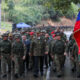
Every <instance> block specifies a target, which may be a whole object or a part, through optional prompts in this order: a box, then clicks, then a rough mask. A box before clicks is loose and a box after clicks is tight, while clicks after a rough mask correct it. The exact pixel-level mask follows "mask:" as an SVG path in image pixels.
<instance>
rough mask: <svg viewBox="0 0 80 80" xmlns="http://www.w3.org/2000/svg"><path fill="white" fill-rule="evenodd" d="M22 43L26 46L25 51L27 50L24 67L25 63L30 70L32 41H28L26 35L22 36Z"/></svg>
mask: <svg viewBox="0 0 80 80" xmlns="http://www.w3.org/2000/svg"><path fill="white" fill-rule="evenodd" d="M22 41H23V44H24V45H25V49H26V58H25V60H24V66H25V63H26V69H27V70H29V58H30V57H29V50H30V40H29V39H27V37H26V36H25V35H24V36H22Z"/></svg>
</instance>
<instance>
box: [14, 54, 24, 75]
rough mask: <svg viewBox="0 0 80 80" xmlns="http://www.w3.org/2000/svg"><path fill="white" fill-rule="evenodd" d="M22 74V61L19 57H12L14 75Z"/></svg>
mask: <svg viewBox="0 0 80 80" xmlns="http://www.w3.org/2000/svg"><path fill="white" fill-rule="evenodd" d="M23 72H24V66H23V60H22V57H21V56H18V55H14V73H15V74H22V73H23Z"/></svg>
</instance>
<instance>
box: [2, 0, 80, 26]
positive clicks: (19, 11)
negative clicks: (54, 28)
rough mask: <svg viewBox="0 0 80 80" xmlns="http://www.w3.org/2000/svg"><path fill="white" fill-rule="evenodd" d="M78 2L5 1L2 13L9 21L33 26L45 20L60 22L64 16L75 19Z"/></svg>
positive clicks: (74, 0)
mask: <svg viewBox="0 0 80 80" xmlns="http://www.w3.org/2000/svg"><path fill="white" fill-rule="evenodd" d="M78 2H80V0H5V2H4V0H3V1H2V13H4V12H5V14H6V15H7V16H6V18H7V19H6V20H7V21H12V22H14V23H19V22H25V23H29V24H31V25H33V24H38V23H40V21H41V20H43V19H52V20H59V18H60V17H62V16H66V17H67V18H71V19H72V18H75V17H76V15H77V13H78V7H77V5H76V3H78ZM74 3H75V4H74ZM3 16H4V15H2V20H4V19H3V18H4V17H3Z"/></svg>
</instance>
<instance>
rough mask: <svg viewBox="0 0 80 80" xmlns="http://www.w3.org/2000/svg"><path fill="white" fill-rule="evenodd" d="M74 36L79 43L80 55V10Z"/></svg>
mask: <svg viewBox="0 0 80 80" xmlns="http://www.w3.org/2000/svg"><path fill="white" fill-rule="evenodd" d="M74 38H75V40H76V42H77V45H78V49H79V52H78V54H79V55H80V12H79V14H78V17H77V21H76V24H75V27H74Z"/></svg>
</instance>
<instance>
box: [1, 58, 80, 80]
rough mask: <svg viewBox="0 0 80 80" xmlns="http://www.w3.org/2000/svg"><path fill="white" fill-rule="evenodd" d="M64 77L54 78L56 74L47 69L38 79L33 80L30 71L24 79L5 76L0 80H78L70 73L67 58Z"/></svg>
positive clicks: (67, 59)
mask: <svg viewBox="0 0 80 80" xmlns="http://www.w3.org/2000/svg"><path fill="white" fill-rule="evenodd" d="M63 72H64V75H63V77H61V78H57V77H56V73H55V72H53V70H52V68H51V67H49V68H48V69H44V76H43V77H41V76H39V78H34V77H33V73H32V71H30V72H26V73H25V76H24V77H20V78H19V79H15V78H14V77H13V75H12V76H9V75H8V76H7V78H4V79H0V80H80V78H77V77H76V75H77V74H76V73H72V72H71V64H70V60H69V57H67V58H66V62H65V67H64V70H63Z"/></svg>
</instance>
